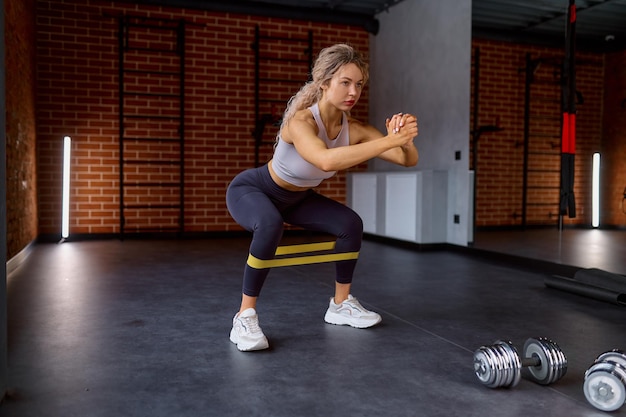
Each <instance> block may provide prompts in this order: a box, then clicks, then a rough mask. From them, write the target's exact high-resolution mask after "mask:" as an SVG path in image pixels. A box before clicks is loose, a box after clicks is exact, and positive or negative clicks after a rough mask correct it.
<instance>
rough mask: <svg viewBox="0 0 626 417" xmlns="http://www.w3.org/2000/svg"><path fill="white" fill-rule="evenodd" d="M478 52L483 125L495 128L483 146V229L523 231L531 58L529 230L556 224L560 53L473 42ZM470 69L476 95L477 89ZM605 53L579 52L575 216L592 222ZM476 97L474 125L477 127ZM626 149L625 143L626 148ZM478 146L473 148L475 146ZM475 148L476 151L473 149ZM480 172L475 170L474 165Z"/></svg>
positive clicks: (479, 192)
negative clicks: (518, 228) (593, 166)
mask: <svg viewBox="0 0 626 417" xmlns="http://www.w3.org/2000/svg"><path fill="white" fill-rule="evenodd" d="M472 46H473V48H474V51H473V57H474V58H475V51H476V49H479V51H480V59H479V62H480V72H479V74H480V77H479V79H480V84H479V89H478V94H479V105H478V107H479V114H478V125H479V126H485V125H497V126H498V127H500V128H501V130H500V131H498V132H491V133H484V134H482V135H481V136H480V139H479V140H478V144H477V164H476V165H477V167H476V168H477V210H476V215H477V220H476V225H477V226H478V227H492V226H495V227H501V226H519V225H522V221H523V214H524V212H523V210H524V205H523V201H524V192H523V190H524V185H523V184H524V180H523V178H524V175H523V173H524V140H525V134H524V114H525V91H526V89H525V85H526V71H525V68H526V67H527V59H528V62H529V64H530V65H529V67H531V68H532V71H531V73H532V77H533V78H532V83H531V89H530V106H529V123H528V131H529V135H528V137H529V140H528V148H527V149H528V158H527V172H528V175H527V187H526V190H527V194H526V213H525V216H526V225H528V226H532V225H556V224H557V222H558V201H559V184H560V174H559V173H560V156H559V152H560V143H561V139H560V124H561V113H562V111H561V101H560V66H561V63H562V60H563V56H564V53H563V51H562V50H559V49H553V48H543V47H536V46H528V45H518V44H511V43H506V42H497V41H488V40H481V39H474V40H473V41H472ZM474 70H475V68H473V70H472V95H474V94H476V92H475V91H473V90H474V83H473V81H474ZM603 77H604V55H602V54H591V53H582V52H579V53H578V54H577V90H578V91H579V92H580V93H581V94H582V98H583V100H584V101H583V102H581V103H578V105H577V119H576V122H577V139H576V176H575V187H574V192H575V195H576V203H577V217H576V218H574V219H570V218H569V217H568V216H567V215H566V216H564V223H565V224H584V225H588V224H590V219H591V212H590V207H591V201H590V199H591V190H590V187H591V179H590V170H591V155H592V153H593V152H594V151H597V150H599V149H600V144H601V141H602V129H603V124H602V109H603ZM473 106H474V100H473V99H472V120H471V123H472V126H474V117H475V114H474V111H473ZM623 146H624V145H622V147H623ZM472 148H473V147H472ZM472 151H474V149H472ZM472 168H474V167H472Z"/></svg>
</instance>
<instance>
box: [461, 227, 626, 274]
mask: <svg viewBox="0 0 626 417" xmlns="http://www.w3.org/2000/svg"><path fill="white" fill-rule="evenodd" d="M473 247H474V248H476V249H482V250H486V251H491V252H495V253H502V254H508V255H514V256H518V257H520V258H526V259H537V260H543V261H546V262H552V263H555V264H560V265H569V266H574V267H579V268H597V269H602V270H604V271H607V272H611V273H614V274H621V275H626V230H600V229H567V228H564V229H562V230H559V229H558V228H556V227H555V228H544V229H530V230H525V231H520V230H517V231H479V232H477V233H476V234H475V238H474V245H473Z"/></svg>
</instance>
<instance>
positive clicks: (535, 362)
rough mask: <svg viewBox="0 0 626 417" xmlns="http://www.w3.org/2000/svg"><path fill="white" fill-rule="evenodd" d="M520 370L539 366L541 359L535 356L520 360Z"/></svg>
mask: <svg viewBox="0 0 626 417" xmlns="http://www.w3.org/2000/svg"><path fill="white" fill-rule="evenodd" d="M521 362H522V368H528V367H531V366H541V359H539V358H538V357H537V356H532V357H530V358H522V360H521Z"/></svg>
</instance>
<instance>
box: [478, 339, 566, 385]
mask: <svg viewBox="0 0 626 417" xmlns="http://www.w3.org/2000/svg"><path fill="white" fill-rule="evenodd" d="M523 368H524V369H526V371H525V372H524V377H525V378H527V379H530V380H531V381H534V382H536V383H538V384H541V385H549V384H552V383H554V382H556V381H558V380H559V379H561V378H562V377H563V375H565V373H566V372H567V358H566V357H565V354H564V353H563V351H562V350H561V348H559V346H558V345H557V344H556V343H555V342H553V341H551V340H550V339H546V338H543V337H539V338H529V339H528V340H526V342H525V343H524V350H523V356H522V357H520V355H519V354H518V352H517V349H516V348H515V346H514V345H513V344H512V343H511V342H507V341H504V340H497V341H496V342H494V344H493V345H490V346H481V347H480V348H478V349H477V350H476V351H475V352H474V373H475V374H476V376H477V377H478V379H479V380H480V382H482V383H483V384H484V385H486V386H488V387H489V388H499V387H505V388H512V387H514V386H516V385H517V384H518V383H519V381H520V379H521V377H522V369H523Z"/></svg>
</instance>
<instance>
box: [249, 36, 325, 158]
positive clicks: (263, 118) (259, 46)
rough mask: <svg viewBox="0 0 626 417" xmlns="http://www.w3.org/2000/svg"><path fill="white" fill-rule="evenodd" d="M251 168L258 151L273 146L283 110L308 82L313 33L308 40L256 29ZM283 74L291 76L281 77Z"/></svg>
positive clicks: (257, 156)
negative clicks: (265, 146)
mask: <svg viewBox="0 0 626 417" xmlns="http://www.w3.org/2000/svg"><path fill="white" fill-rule="evenodd" d="M252 49H253V50H254V63H255V66H254V117H255V119H254V120H255V126H254V130H253V131H252V136H253V137H254V166H259V164H260V158H261V147H262V146H263V145H273V144H274V139H275V138H274V136H275V134H276V132H275V131H274V132H268V131H266V129H265V128H266V126H268V125H271V126H278V125H279V124H280V120H281V117H282V110H283V109H284V107H285V105H286V104H287V101H288V100H289V98H290V97H291V96H293V95H294V94H295V93H296V92H297V89H299V88H300V86H301V85H302V84H304V82H306V81H307V79H310V77H309V75H310V72H311V67H312V65H313V32H312V31H309V32H308V37H307V38H289V37H280V36H271V35H262V34H261V30H260V28H259V26H258V25H257V26H256V27H255V31H254V43H253V44H252ZM284 74H290V75H289V76H284Z"/></svg>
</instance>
